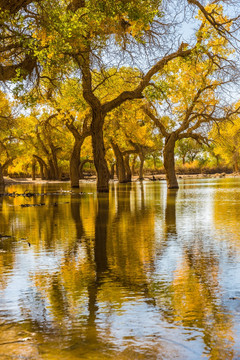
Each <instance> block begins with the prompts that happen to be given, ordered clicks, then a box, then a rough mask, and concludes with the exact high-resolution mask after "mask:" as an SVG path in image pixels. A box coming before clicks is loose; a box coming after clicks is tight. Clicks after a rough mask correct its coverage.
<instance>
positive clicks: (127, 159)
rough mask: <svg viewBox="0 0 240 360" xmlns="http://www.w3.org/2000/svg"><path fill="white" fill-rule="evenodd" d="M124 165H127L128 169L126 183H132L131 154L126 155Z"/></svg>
mask: <svg viewBox="0 0 240 360" xmlns="http://www.w3.org/2000/svg"><path fill="white" fill-rule="evenodd" d="M124 164H125V169H126V181H127V182H131V181H132V172H131V169H130V165H129V154H126V155H125V158H124Z"/></svg>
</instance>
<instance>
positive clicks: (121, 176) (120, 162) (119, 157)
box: [111, 141, 126, 183]
mask: <svg viewBox="0 0 240 360" xmlns="http://www.w3.org/2000/svg"><path fill="white" fill-rule="evenodd" d="M111 145H112V148H113V151H114V154H115V157H116V161H117V167H118V181H119V182H120V183H125V182H126V172H125V164H124V158H123V154H122V153H121V151H120V149H119V146H118V145H117V144H115V143H114V142H113V141H111Z"/></svg>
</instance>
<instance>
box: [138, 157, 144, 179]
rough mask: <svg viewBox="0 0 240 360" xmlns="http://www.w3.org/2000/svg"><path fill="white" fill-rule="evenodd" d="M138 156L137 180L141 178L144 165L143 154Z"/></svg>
mask: <svg viewBox="0 0 240 360" xmlns="http://www.w3.org/2000/svg"><path fill="white" fill-rule="evenodd" d="M139 158H140V168H139V180H143V165H144V160H145V158H144V156H143V155H139Z"/></svg>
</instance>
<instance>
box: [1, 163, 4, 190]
mask: <svg viewBox="0 0 240 360" xmlns="http://www.w3.org/2000/svg"><path fill="white" fill-rule="evenodd" d="M3 186H4V179H3V173H2V165H1V164H0V187H3Z"/></svg>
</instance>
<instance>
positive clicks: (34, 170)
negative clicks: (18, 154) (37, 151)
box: [32, 158, 36, 180]
mask: <svg viewBox="0 0 240 360" xmlns="http://www.w3.org/2000/svg"><path fill="white" fill-rule="evenodd" d="M32 180H36V159H34V158H33V159H32Z"/></svg>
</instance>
